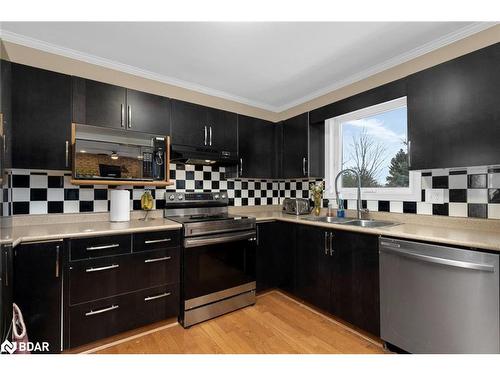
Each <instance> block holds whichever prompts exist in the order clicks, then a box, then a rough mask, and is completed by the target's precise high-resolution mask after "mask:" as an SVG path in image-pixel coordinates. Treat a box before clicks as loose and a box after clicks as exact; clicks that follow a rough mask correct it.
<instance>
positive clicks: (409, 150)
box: [408, 141, 411, 167]
mask: <svg viewBox="0 0 500 375" xmlns="http://www.w3.org/2000/svg"><path fill="white" fill-rule="evenodd" d="M408 167H411V141H408Z"/></svg>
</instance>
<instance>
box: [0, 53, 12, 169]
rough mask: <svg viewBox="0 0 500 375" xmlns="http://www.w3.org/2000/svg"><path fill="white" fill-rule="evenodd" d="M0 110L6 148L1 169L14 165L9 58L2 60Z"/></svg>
mask: <svg viewBox="0 0 500 375" xmlns="http://www.w3.org/2000/svg"><path fill="white" fill-rule="evenodd" d="M0 69H1V73H0V80H1V81H0V112H1V113H2V115H1V120H3V123H2V124H0V126H2V131H3V139H0V143H3V144H1V147H2V148H3V149H4V152H2V155H0V163H1V165H0V171H3V170H4V168H10V167H11V166H12V155H11V147H12V64H11V63H10V61H7V60H0Z"/></svg>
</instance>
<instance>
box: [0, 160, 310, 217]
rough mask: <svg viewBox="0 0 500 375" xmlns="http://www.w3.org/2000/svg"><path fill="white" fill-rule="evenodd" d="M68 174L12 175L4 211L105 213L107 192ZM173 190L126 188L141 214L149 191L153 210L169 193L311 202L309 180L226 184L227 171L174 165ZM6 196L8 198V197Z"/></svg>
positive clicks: (242, 201) (248, 201) (249, 202)
mask: <svg viewBox="0 0 500 375" xmlns="http://www.w3.org/2000/svg"><path fill="white" fill-rule="evenodd" d="M70 179H71V174H70V173H69V172H67V171H30V170H24V169H23V170H20V169H15V170H12V172H11V175H10V176H9V187H11V189H9V190H8V191H7V190H6V194H5V196H4V201H6V202H8V201H9V198H12V204H11V205H4V212H5V214H7V211H6V210H9V209H10V210H11V213H12V214H14V215H22V214H47V213H79V212H107V211H108V210H109V193H108V186H106V185H81V186H75V185H72V184H71V183H70ZM170 179H171V181H172V182H173V185H172V186H169V187H167V188H154V187H153V188H150V187H146V188H145V187H142V186H134V187H132V186H129V187H126V188H128V190H130V195H131V200H130V209H131V210H140V209H141V203H140V198H141V196H142V194H143V193H144V191H145V190H149V191H150V192H151V194H152V196H153V197H154V201H155V203H154V208H156V209H162V208H164V206H165V193H166V192H171V191H178V192H195V191H196V192H210V191H227V192H228V197H229V200H230V204H231V205H234V206H254V205H273V204H280V202H281V198H283V197H295V196H296V197H305V198H307V197H309V181H308V180H304V181H302V180H300V181H296V180H287V181H280V180H239V179H229V180H228V179H226V175H225V168H224V167H212V166H199V165H197V166H194V165H183V164H171V165H170ZM7 194H10V196H9V195H7Z"/></svg>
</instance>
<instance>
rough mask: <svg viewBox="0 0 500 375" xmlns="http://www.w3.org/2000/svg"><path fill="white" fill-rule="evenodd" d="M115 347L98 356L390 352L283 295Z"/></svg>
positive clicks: (265, 297) (272, 295) (268, 296)
mask: <svg viewBox="0 0 500 375" xmlns="http://www.w3.org/2000/svg"><path fill="white" fill-rule="evenodd" d="M109 345H110V344H108V346H107V347H103V348H102V349H99V348H97V349H96V353H102V354H135V353H141V354H142V353H164V354H182V353H185V354H188V353H189V354H218V353H226V354H247V353H248V354H287V353H290V354H293V353H304V354H308V353H318V354H320V353H330V354H336V353H345V354H348V353H349V354H350V353H365V354H376V353H384V351H383V348H382V346H381V345H379V344H374V343H373V342H371V341H368V340H367V339H365V338H363V337H362V336H360V335H358V334H356V333H353V332H351V331H350V330H349V329H348V328H346V327H344V326H342V325H340V324H337V323H335V321H332V319H331V318H330V317H327V316H325V315H322V314H320V313H317V312H315V311H312V310H311V309H310V308H308V307H306V306H304V305H302V304H300V303H299V302H297V301H295V300H293V299H291V298H290V297H287V296H285V295H284V294H282V293H281V292H279V291H273V292H271V293H267V294H265V295H262V296H259V297H258V299H257V303H256V304H255V306H250V307H246V308H244V309H241V310H238V311H235V312H232V313H230V314H226V315H223V316H221V317H218V318H215V319H212V320H210V321H207V322H203V323H200V324H197V325H195V326H193V327H191V328H189V329H184V328H182V327H181V326H180V325H174V326H172V327H169V328H166V329H163V330H157V331H154V332H151V333H147V334H145V335H144V336H140V337H135V338H133V339H132V340H130V341H125V342H119V343H118V344H117V345H114V346H109Z"/></svg>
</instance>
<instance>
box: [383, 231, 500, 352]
mask: <svg viewBox="0 0 500 375" xmlns="http://www.w3.org/2000/svg"><path fill="white" fill-rule="evenodd" d="M379 242H380V243H379V251H380V323H381V326H380V331H381V337H382V339H383V340H384V341H385V342H388V343H390V344H393V345H395V346H397V347H399V348H401V349H403V350H405V351H408V352H410V353H500V322H499V321H500V309H499V299H500V295H499V293H500V292H499V289H500V282H499V271H498V267H499V255H498V254H491V253H486V252H480V251H473V250H463V249H457V248H453V247H448V246H438V245H430V244H423V243H418V242H412V241H403V240H395V239H390V238H384V237H381V238H380V241H379Z"/></svg>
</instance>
